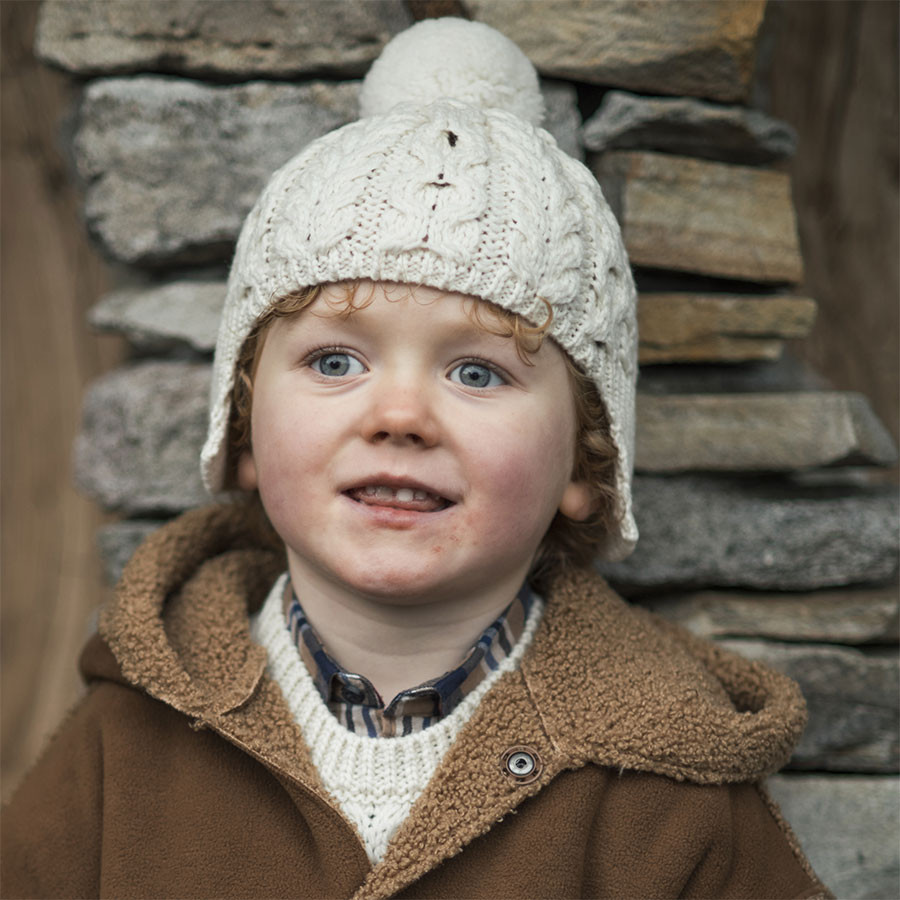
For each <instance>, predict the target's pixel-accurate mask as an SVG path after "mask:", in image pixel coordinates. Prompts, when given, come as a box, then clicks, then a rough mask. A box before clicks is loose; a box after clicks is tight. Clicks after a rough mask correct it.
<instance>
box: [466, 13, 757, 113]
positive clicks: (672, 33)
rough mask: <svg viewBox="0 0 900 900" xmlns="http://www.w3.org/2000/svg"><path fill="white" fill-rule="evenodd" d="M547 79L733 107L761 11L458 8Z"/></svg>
mask: <svg viewBox="0 0 900 900" xmlns="http://www.w3.org/2000/svg"><path fill="white" fill-rule="evenodd" d="M462 5H463V7H464V8H465V10H466V11H467V12H468V13H469V15H470V16H471V17H472V18H474V19H477V20H478V21H480V22H486V23H487V24H488V25H492V26H493V27H494V28H497V29H499V30H500V31H502V32H503V33H504V34H505V35H507V37H510V38H512V40H514V41H515V42H516V43H517V44H518V45H519V46H520V47H521V48H522V50H524V51H525V53H526V54H527V56H528V57H529V58H530V59H531V61H532V62H533V63H534V64H535V65H536V66H537V67H538V69H540V71H541V72H543V73H544V74H546V75H553V76H555V77H558V78H571V79H573V80H575V81H586V82H590V83H592V84H604V85H610V86H614V87H622V88H627V89H629V90H634V91H639V92H640V93H645V94H687V95H689V96H696V97H708V98H710V99H713V100H721V101H725V102H735V101H740V100H743V99H745V98H746V97H747V95H748V94H749V88H750V84H751V80H752V76H753V67H754V60H755V57H756V46H757V39H758V36H759V31H760V27H761V26H762V21H763V13H764V11H765V3H764V2H761V0H750V2H743V3H729V4H722V3H719V2H716V0H694V2H691V3H658V4H654V5H653V7H648V6H647V5H646V3H642V2H637V0H623V2H617V3H585V2H584V0H550V2H548V0H544V2H541V3H534V2H532V0H502V2H498V0H463V4H462Z"/></svg>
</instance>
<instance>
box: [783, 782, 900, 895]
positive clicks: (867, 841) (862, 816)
mask: <svg viewBox="0 0 900 900" xmlns="http://www.w3.org/2000/svg"><path fill="white" fill-rule="evenodd" d="M768 787H769V792H770V793H771V795H772V797H773V799H774V800H775V802H776V803H778V805H779V806H780V807H781V811H782V813H784V817H785V818H786V819H787V820H788V822H790V823H791V826H792V828H793V829H794V831H795V832H796V834H797V837H798V838H799V839H800V842H801V844H802V845H803V849H804V850H805V851H806V854H807V856H808V858H809V861H810V863H812V866H813V868H814V869H815V870H816V874H817V875H818V876H819V877H820V878H821V879H822V881H823V882H824V883H825V884H826V885H827V886H828V887H829V888H830V889H831V891H832V892H833V893H834V894H835V896H836V897H838V898H840V900H869V898H871V900H891V898H894V897H900V778H896V777H891V776H878V777H873V776H859V775H857V776H852V775H775V776H773V777H772V778H770V779H769V782H768Z"/></svg>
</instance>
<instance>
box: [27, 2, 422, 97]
mask: <svg viewBox="0 0 900 900" xmlns="http://www.w3.org/2000/svg"><path fill="white" fill-rule="evenodd" d="M411 22H412V17H411V16H410V14H409V11H408V10H407V8H406V5H405V4H404V3H403V2H402V0H366V2H356V3H341V4H340V14H339V15H338V14H336V12H335V8H334V6H333V5H332V4H329V3H321V2H315V0H313V2H309V0H268V2H266V3H260V2H259V0H204V2H202V3H198V2H197V0H154V2H152V3H148V2H147V0H115V2H114V3H110V2H108V0H45V2H44V4H43V9H42V11H41V16H40V19H39V23H38V29H37V35H36V52H37V55H38V56H39V57H40V58H41V59H43V60H45V61H46V62H50V63H53V64H54V65H57V66H62V67H63V68H66V69H69V70H70V71H73V72H77V73H78V74H79V75H101V74H113V73H116V74H122V73H128V72H172V73H178V74H184V75H192V76H199V77H212V78H217V79H223V80H231V79H234V80H241V79H247V78H251V77H254V76H259V75H262V76H266V77H277V78H281V77H285V76H295V75H300V74H304V73H311V72H314V73H318V74H329V75H359V74H361V73H362V72H364V71H365V69H366V68H367V66H368V65H369V63H371V62H372V60H374V59H375V58H376V57H377V56H378V54H379V53H380V52H381V48H382V47H383V46H384V45H385V44H386V43H387V42H388V40H390V38H391V37H392V36H393V35H394V34H396V33H397V32H399V31H402V30H403V29H404V28H406V27H407V26H408V25H410V24H411Z"/></svg>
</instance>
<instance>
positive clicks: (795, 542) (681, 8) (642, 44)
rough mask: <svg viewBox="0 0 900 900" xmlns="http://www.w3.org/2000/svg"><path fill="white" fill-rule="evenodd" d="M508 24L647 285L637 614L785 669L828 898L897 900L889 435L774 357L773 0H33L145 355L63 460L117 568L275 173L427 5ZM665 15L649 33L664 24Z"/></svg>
mask: <svg viewBox="0 0 900 900" xmlns="http://www.w3.org/2000/svg"><path fill="white" fill-rule="evenodd" d="M435 10H437V11H438V12H446V11H451V12H454V13H456V14H461V15H466V16H469V17H471V18H475V19H478V20H481V21H485V22H487V23H488V24H491V25H494V26H495V27H497V28H499V29H500V30H502V31H504V32H505V33H506V34H507V35H508V36H509V37H511V38H512V39H513V40H515V41H516V42H517V43H518V44H519V45H520V46H521V47H522V48H523V49H524V50H525V52H526V53H528V54H529V56H530V57H531V58H532V60H533V61H534V62H535V64H536V65H537V67H538V69H539V70H540V72H541V74H542V76H544V78H545V81H544V90H545V94H546V98H547V105H548V109H549V116H548V122H547V125H548V128H549V130H550V131H551V132H553V133H554V134H555V135H556V137H557V139H558V140H559V141H560V143H561V145H562V146H563V147H564V148H566V150H567V151H568V152H570V153H572V154H573V155H575V156H578V157H579V158H582V159H584V160H585V162H586V163H587V164H588V165H589V166H590V167H591V169H592V171H593V172H594V173H595V175H596V177H597V178H598V180H599V181H600V183H601V184H602V186H603V188H604V191H605V192H606V194H607V197H608V198H609V200H610V202H611V204H612V205H613V207H614V209H615V211H616V213H617V215H618V217H619V219H620V222H621V223H622V226H623V230H624V234H625V239H626V244H627V246H628V250H629V254H630V256H631V260H632V263H633V265H634V268H635V274H636V278H637V282H638V288H639V292H640V299H639V319H640V333H641V343H640V360H641V379H640V382H639V399H638V436H637V462H636V465H637V477H636V483H635V506H636V515H637V518H638V524H639V527H640V529H641V542H640V544H639V547H638V550H637V551H636V552H635V554H634V555H633V556H632V557H630V558H629V559H628V560H626V561H624V562H622V563H618V564H616V565H608V566H605V567H604V569H603V570H604V572H605V574H606V575H607V576H608V577H609V579H610V580H611V581H612V583H613V584H614V585H615V586H616V587H617V589H618V590H619V591H621V592H622V593H623V594H625V595H626V596H629V597H631V598H633V599H634V600H635V602H640V603H645V604H648V605H651V606H652V607H653V608H654V609H657V610H658V611H659V612H660V613H662V614H663V615H665V616H667V617H670V618H673V619H676V620H678V621H681V622H682V623H684V624H685V625H686V626H687V627H689V628H691V629H692V630H694V631H695V632H697V633H699V634H703V635H706V636H709V637H710V638H712V639H714V640H719V641H723V642H726V643H727V644H728V645H729V646H731V647H735V648H737V649H739V650H740V651H741V652H743V653H745V654H746V655H749V656H751V657H753V658H759V659H763V660H765V661H767V662H769V663H770V664H771V665H773V666H775V667H776V668H779V669H781V670H782V671H786V672H788V673H789V674H790V675H791V676H792V677H794V678H796V679H797V680H798V681H799V682H800V684H801V686H802V687H803V690H804V694H805V695H806V697H807V701H808V703H809V707H810V726H809V728H808V730H807V733H806V735H805V736H804V738H803V741H802V742H801V744H800V746H799V747H798V749H797V752H796V753H795V755H794V757H793V759H792V761H791V763H790V765H789V767H788V769H787V770H786V771H785V772H784V773H782V774H781V775H779V776H777V777H776V778H774V779H773V780H772V790H773V792H774V793H775V795H776V797H777V799H778V800H779V801H780V802H782V804H783V806H784V809H785V812H786V814H787V816H788V818H789V819H790V820H791V821H792V822H794V824H795V826H796V830H797V831H798V833H799V834H800V837H801V840H802V841H803V843H804V845H805V846H806V848H807V850H808V852H809V855H810V857H811V859H812V861H813V864H814V865H815V867H816V868H817V870H818V871H819V872H820V874H821V875H822V877H823V878H824V880H825V881H826V883H828V884H829V885H830V886H831V887H832V889H833V890H835V892H836V893H838V894H839V895H841V896H853V897H888V896H895V895H897V893H898V855H897V842H898V833H900V825H898V799H900V779H898V775H897V773H898V771H900V741H898V660H897V641H898V597H897V587H896V583H897V572H898V504H897V497H896V491H895V490H894V489H893V488H889V487H884V486H879V484H878V483H877V482H876V480H875V479H873V478H871V477H870V474H869V473H870V472H872V471H874V470H876V469H877V468H878V467H884V466H890V465H893V464H894V463H895V461H896V448H895V446H894V444H893V441H892V439H891V438H890V436H889V435H888V434H887V432H886V431H885V429H884V428H883V426H882V425H881V423H880V422H879V420H878V419H877V417H876V416H875V415H874V414H873V413H872V411H871V409H870V407H869V405H868V403H867V401H866V399H865V398H864V397H862V396H860V395H858V394H852V393H845V392H838V391H833V390H830V389H828V388H827V387H826V386H825V384H824V382H823V380H822V379H821V377H820V376H819V375H818V374H817V373H816V372H814V371H811V370H810V369H808V368H806V367H804V366H803V365H801V364H799V363H798V362H797V361H796V359H794V358H793V357H792V356H791V355H790V354H789V353H786V352H785V342H787V341H789V340H796V339H798V338H802V337H803V336H804V335H805V334H807V333H808V331H809V329H810V327H811V325H812V322H813V319H814V317H815V312H816V303H815V299H814V298H810V297H805V296H802V295H801V294H800V292H799V291H798V285H799V283H800V282H801V281H802V277H803V261H802V258H801V254H800V250H799V246H798V242H797V237H796V234H797V228H796V221H795V212H794V208H793V204H792V200H791V190H790V180H789V177H788V176H787V175H786V174H785V171H784V168H785V166H784V161H785V160H786V159H787V158H788V157H789V156H790V155H791V154H792V152H793V151H794V135H793V132H792V129H791V128H790V126H788V125H787V124H786V123H784V122H780V121H777V120H774V119H772V118H770V117H768V116H766V115H764V114H763V113H762V112H760V111H759V110H757V109H753V108H751V107H750V105H749V103H750V99H749V98H750V97H751V96H752V92H753V83H754V72H755V66H756V63H757V58H758V54H759V50H760V46H761V44H762V43H763V39H764V36H765V31H766V28H767V27H768V25H767V19H766V3H765V2H761V0H759V2H758V0H736V2H726V3H720V2H706V0H687V2H680V3H678V4H658V5H656V6H654V16H653V17H652V21H650V20H648V17H647V15H646V6H645V4H641V3H637V2H634V3H632V2H628V0H624V2H617V3H584V2H582V0H546V2H542V3H532V2H527V0H521V2H520V0H491V2H487V0H466V2H449V3H447V2H444V3H430V4H423V3H403V2H400V0H369V2H343V3H341V4H340V14H339V15H338V14H336V5H335V4H329V3H317V2H312V3H305V2H278V0H275V2H270V3H267V4H265V5H262V4H256V3H253V2H242V0H232V2H219V0H206V2H182V0H167V2H165V3H154V4H147V3H142V2H133V0H119V2H117V3H114V4H113V3H102V2H92V0H65V2H60V0H46V2H45V4H44V6H43V9H42V14H41V20H40V24H39V29H38V34H37V42H36V48H37V52H38V53H39V55H40V56H42V57H43V59H45V60H46V61H48V62H50V63H52V64H54V65H57V66H60V67H63V68H65V69H67V70H68V71H70V72H72V73H74V74H75V75H77V76H78V77H80V78H83V79H84V80H85V83H84V88H83V94H82V100H81V103H80V105H79V108H78V110H77V111H76V113H75V115H74V116H73V119H72V122H71V128H70V144H71V146H70V150H71V156H72V160H73V164H74V167H75V170H76V172H77V174H78V176H79V178H80V179H81V180H82V182H83V185H84V189H85V219H86V223H87V227H88V229H89V230H90V232H91V234H92V235H93V237H94V238H95V239H96V241H97V242H98V243H99V245H100V246H101V247H102V248H103V249H104V252H105V253H106V254H107V255H108V256H109V257H110V258H111V259H112V260H114V261H116V263H117V271H118V272H119V278H120V282H121V286H120V287H119V288H118V289H117V290H115V291H114V292H112V293H110V294H109V295H107V296H105V297H103V298H100V299H99V301H98V303H97V305H96V306H95V307H94V309H93V310H92V312H91V314H90V318H91V321H92V323H93V324H94V325H95V326H96V327H97V328H100V329H105V330H111V331H116V332H119V333H121V334H124V335H126V336H127V338H128V340H129V341H130V343H131V345H132V348H133V358H132V360H131V362H130V363H129V364H128V365H127V366H126V367H124V368H122V369H119V370H117V371H115V372H113V373H112V374H110V375H107V376H106V377H104V378H103V379H101V380H99V381H98V382H96V383H95V384H94V386H93V388H92V389H91V390H90V391H89V393H88V396H87V398H86V401H85V405H84V418H83V428H82V432H81V435H80V437H79V438H78V441H77V445H76V477H77V480H78V482H79V484H80V486H81V487H82V489H83V490H84V491H85V492H87V493H88V494H89V495H90V496H91V497H93V498H94V499H95V500H96V501H97V502H98V503H100V504H101V505H102V506H104V507H106V508H109V509H114V510H117V511H119V512H120V513H122V515H123V517H124V518H123V520H122V521H121V522H118V523H116V524H114V525H112V526H109V527H107V528H105V529H104V530H103V531H102V533H101V534H100V546H101V552H102V555H103V558H104V560H105V562H106V566H107V569H108V572H109V577H110V579H114V578H115V577H116V576H117V574H118V572H120V571H121V567H122V565H123V564H124V562H125V561H126V560H127V558H128V556H129V555H130V553H131V552H132V550H133V549H134V547H135V545H136V544H137V542H138V541H139V540H140V539H141V538H142V537H143V536H144V535H146V534H147V533H148V532H149V531H150V530H152V529H153V528H155V527H157V526H158V524H159V523H160V522H161V521H164V520H165V519H166V518H168V517H170V516H172V515H175V514H177V513H178V512H180V511H181V510H183V509H185V508H187V507H189V506H191V505H194V504H196V503H199V502H203V500H204V495H203V492H202V488H201V485H200V481H199V474H198V470H197V469H198V467H197V456H198V452H199V446H200V443H201V441H202V438H203V435H204V433H205V404H206V392H207V388H208V382H209V369H210V363H209V361H210V357H211V352H212V347H213V342H214V338H215V331H216V326H217V319H218V314H219V310H220V308H221V304H222V300H223V296H224V291H223V283H224V278H225V273H226V269H227V263H228V260H229V257H230V254H231V252H232V247H233V242H234V239H235V237H236V235H237V232H238V229H239V227H240V223H241V220H242V218H243V216H244V215H245V213H246V212H247V211H248V209H249V208H250V206H251V204H252V203H253V201H254V199H255V196H256V194H257V192H258V191H259V190H260V189H261V187H262V186H263V184H264V183H265V181H266V179H267V177H268V175H269V174H270V173H271V172H272V171H273V170H274V169H275V168H276V167H277V166H279V165H280V164H281V163H282V162H284V161H286V160H287V159H288V158H289V157H290V156H292V155H293V154H294V153H296V152H297V151H298V150H299V149H300V148H301V147H302V146H303V144H305V143H306V142H307V141H309V140H312V139H313V138H315V137H317V136H318V135H321V134H324V133H325V132H327V131H328V130H330V129H332V128H334V127H336V126H338V125H340V124H342V123H344V122H347V121H350V120H352V119H353V118H354V117H355V102H356V93H357V89H358V83H359V82H358V78H359V76H360V75H361V74H362V73H363V72H364V71H365V69H366V67H367V65H368V64H369V63H370V62H371V60H372V59H374V58H375V57H376V56H377V55H378V52H379V51H380V48H381V47H382V46H383V45H384V43H385V42H386V41H387V40H388V39H389V38H390V36H391V35H392V34H394V33H396V32H397V31H399V30H402V29H403V28H405V27H406V26H407V25H408V24H409V23H410V22H411V21H412V20H413V18H414V17H416V16H420V15H422V14H424V13H426V12H433V11H435ZM660 19H664V22H662V23H661V22H660V21H659V20H660Z"/></svg>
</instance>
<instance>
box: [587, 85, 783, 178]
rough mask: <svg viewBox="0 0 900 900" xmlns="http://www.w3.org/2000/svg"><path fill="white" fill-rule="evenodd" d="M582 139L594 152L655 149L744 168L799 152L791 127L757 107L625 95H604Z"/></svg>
mask: <svg viewBox="0 0 900 900" xmlns="http://www.w3.org/2000/svg"><path fill="white" fill-rule="evenodd" d="M581 135H582V143H583V144H584V146H585V148H586V149H588V150H594V151H596V152H604V151H606V150H658V151H662V152H665V153H675V154H678V155H680V156H693V157H699V158H701V159H713V160H720V161H723V162H732V163H742V164H745V165H759V164H761V163H768V162H773V161H774V160H777V159H785V158H788V157H791V156H793V155H794V152H795V151H796V148H797V134H796V132H795V131H794V129H793V128H792V127H791V126H790V125H788V123H787V122H782V121H781V120H780V119H774V118H772V117H771V116H768V115H766V114H765V113H763V112H761V111H760V110H758V109H748V108H747V107H744V106H722V105H720V104H716V103H708V102H706V101H705V100H696V99H694V98H692V97H641V96H639V95H637V94H630V93H628V92H627V91H607V93H606V94H605V95H604V97H603V100H602V101H601V103H600V106H599V107H598V108H597V111H596V112H595V113H594V115H592V116H591V117H590V119H588V120H587V121H586V122H585V123H584V127H583V129H582V132H581Z"/></svg>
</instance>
